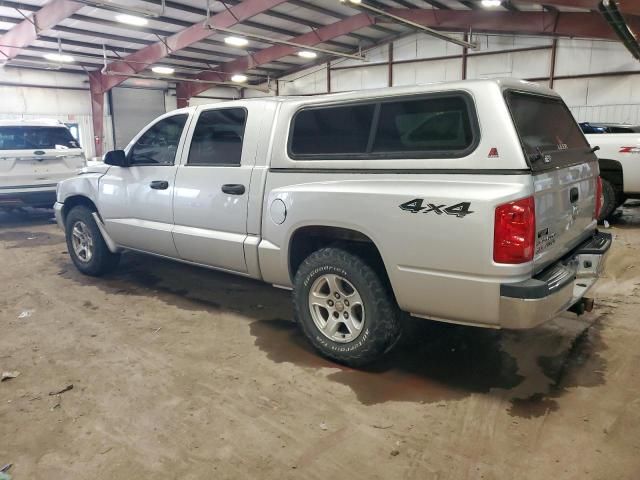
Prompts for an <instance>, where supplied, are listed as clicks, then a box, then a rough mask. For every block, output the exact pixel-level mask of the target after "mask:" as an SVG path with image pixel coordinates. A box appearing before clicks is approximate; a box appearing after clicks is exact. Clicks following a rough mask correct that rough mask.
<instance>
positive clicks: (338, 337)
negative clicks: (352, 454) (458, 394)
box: [55, 80, 611, 365]
mask: <svg viewBox="0 0 640 480" xmlns="http://www.w3.org/2000/svg"><path fill="white" fill-rule="evenodd" d="M105 164H106V165H105V167H104V168H103V169H102V170H101V171H96V172H95V173H86V174H83V175H82V176H80V177H77V178H72V179H69V180H65V181H64V182H62V183H61V184H60V188H59V190H58V201H57V203H56V206H55V211H56V218H57V219H58V223H59V225H60V226H61V227H62V228H64V230H65V233H66V238H67V246H68V250H69V253H70V255H71V258H72V260H73V262H74V264H75V265H76V267H77V268H78V269H79V270H80V271H81V272H83V273H85V274H87V275H102V274H104V273H106V272H108V271H110V270H112V269H114V268H115V267H116V265H117V263H118V259H119V255H120V252H121V251H122V250H125V249H130V250H137V251H141V252H145V253H150V254H154V255H159V256H162V257H168V258H171V259H175V260H179V261H182V262H186V263H191V264H196V265H201V266H205V267H209V268H214V269H219V270H224V271H227V272H232V273H235V274H238V275H244V276H247V277H252V278H257V279H261V280H263V281H265V282H269V283H271V284H274V285H276V286H281V287H285V288H292V289H293V301H294V307H295V311H296V317H297V319H298V321H299V323H300V325H301V327H302V329H303V331H304V333H305V334H306V336H307V338H308V339H309V341H310V342H311V343H312V344H313V345H314V346H315V347H316V348H317V349H318V350H319V351H320V352H321V353H322V354H323V355H325V356H327V357H329V358H331V359H333V360H336V361H338V362H342V363H345V364H349V365H363V364H365V363H367V362H371V361H373V360H375V359H377V358H378V357H380V356H381V355H382V354H383V353H384V352H386V351H388V350H389V349H390V348H391V347H392V346H393V345H394V344H395V342H396V340H397V339H398V337H399V335H400V331H401V328H400V311H405V312H408V313H410V314H412V315H414V316H418V317H423V318H428V319H435V320H441V321H446V322H453V323H461V324H466V325H475V326H481V327H490V328H531V327H535V326H537V325H540V324H541V323H543V322H546V321H547V320H549V319H551V318H553V317H555V316H556V315H557V314H559V313H560V312H563V311H565V310H566V309H572V310H573V311H575V312H577V313H581V312H583V311H584V310H585V309H586V310H589V309H590V308H591V307H592V305H593V302H592V301H590V300H589V299H586V298H585V297H584V296H585V294H586V293H587V291H588V290H589V289H590V288H591V286H592V285H593V284H594V283H595V281H596V279H597V277H598V275H599V273H600V271H601V270H602V267H603V260H604V257H605V255H606V253H607V251H608V249H609V246H610V245H611V235H609V234H606V233H599V232H598V231H597V230H596V220H595V218H596V217H597V215H598V209H599V207H600V204H601V203H600V182H599V176H598V162H597V158H596V156H595V155H594V154H593V152H592V151H591V149H590V148H589V145H588V144H587V142H586V140H585V138H584V135H583V134H582V132H581V131H580V128H579V127H578V124H577V123H576V122H575V120H574V119H573V116H572V115H571V112H570V111H569V109H568V108H567V107H566V105H565V104H564V102H563V101H562V99H561V98H560V97H559V96H558V95H557V94H555V93H554V92H553V91H552V90H549V89H547V88H544V87H541V86H538V85H536V84H532V83H528V82H522V81H516V80H477V81H466V82H455V83H442V84H430V85H417V86H411V87H402V88H393V89H382V90H365V91H359V92H349V93H341V94H333V95H321V96H313V97H292V98H282V97H276V98H261V99H252V100H237V101H231V102H225V103H218V104H214V105H203V106H198V107H191V108H187V109H181V110H176V111H174V112H171V113H169V114H166V115H164V116H162V117H160V118H158V119H157V120H155V121H154V122H152V123H151V124H150V125H149V126H147V127H146V128H145V129H144V130H143V131H142V132H140V134H138V135H137V136H136V137H135V138H134V139H133V140H132V142H131V143H130V144H129V146H128V147H127V148H126V150H125V151H114V152H110V153H108V154H107V155H106V157H105ZM175 281H176V282H179V281H180V280H179V279H175Z"/></svg>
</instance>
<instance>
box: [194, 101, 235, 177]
mask: <svg viewBox="0 0 640 480" xmlns="http://www.w3.org/2000/svg"><path fill="white" fill-rule="evenodd" d="M246 119H247V112H246V111H245V109H244V108H223V109H220V110H207V111H205V112H202V113H201V114H200V117H199V118H198V123H197V124H196V128H195V130H194V132H193V139H192V140H191V148H190V149H189V159H188V161H187V164H189V165H240V160H241V158H242V139H243V137H244V125H245V121H246Z"/></svg>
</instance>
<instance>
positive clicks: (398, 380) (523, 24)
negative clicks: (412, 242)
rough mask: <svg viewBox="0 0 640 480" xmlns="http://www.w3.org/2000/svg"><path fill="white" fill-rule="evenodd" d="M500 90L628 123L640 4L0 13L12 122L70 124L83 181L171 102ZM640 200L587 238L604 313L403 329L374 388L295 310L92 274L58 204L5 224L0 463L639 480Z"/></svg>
mask: <svg viewBox="0 0 640 480" xmlns="http://www.w3.org/2000/svg"><path fill="white" fill-rule="evenodd" d="M469 45H472V48H470V46H469ZM498 77H515V78H519V79H524V80H528V81H531V82H534V83H538V84H540V85H544V86H548V87H550V88H552V89H553V90H555V91H556V92H557V93H558V94H560V95H561V96H562V98H563V100H564V101H565V102H566V104H567V105H568V107H569V109H570V110H571V113H572V114H573V116H574V117H575V119H576V120H577V121H578V122H581V123H582V122H590V123H608V124H626V125H640V2H638V1H636V0H604V1H602V2H601V1H600V0H361V1H356V0H224V1H214V0H177V1H170V0H131V1H124V0H75V1H72V0H26V1H20V2H14V1H4V0H1V1H0V99H1V100H2V101H1V102H0V121H3V120H17V119H20V120H24V121H34V120H40V119H48V120H55V121H58V122H61V123H64V124H66V125H67V126H68V127H69V129H70V131H71V133H72V134H73V136H74V137H75V138H76V140H77V141H78V142H79V144H80V145H81V147H82V149H83V150H84V154H85V157H86V158H87V160H88V161H89V163H91V164H97V163H100V162H101V159H102V156H103V155H104V154H105V153H106V152H109V151H111V150H116V149H123V148H125V147H126V146H127V144H128V143H129V142H130V141H131V140H132V139H133V138H134V136H135V135H136V134H137V133H138V132H139V131H140V130H141V129H142V128H143V127H145V125H147V124H149V122H151V121H152V120H154V119H155V118H157V117H158V116H160V115H163V114H165V113H167V112H170V111H173V110H175V109H178V108H183V107H188V106H197V105H204V104H210V103H219V102H226V101H229V100H233V99H239V98H256V97H266V96H269V97H270V96H293V95H301V96H312V95H319V94H326V93H338V92H347V91H354V90H364V89H369V88H385V87H395V86H407V85H416V84H423V83H430V82H443V81H457V80H473V79H483V78H498ZM638 136H640V134H638ZM637 153H640V149H638V152H637ZM0 156H1V155H0ZM636 156H637V155H636ZM637 160H638V161H640V156H638V159H637ZM1 161H2V160H1V159H0V162H1ZM2 175H3V174H2V169H1V166H0V176H2ZM639 207H640V201H639V200H637V199H630V200H627V202H626V203H625V204H624V205H623V206H622V207H620V208H618V209H617V210H616V211H615V212H614V214H612V216H611V217H610V218H609V219H608V220H607V221H606V222H605V224H604V225H603V226H601V227H600V228H602V229H604V230H605V231H606V232H609V233H612V234H613V236H614V243H613V246H612V249H611V253H610V256H609V259H608V261H607V265H606V269H605V271H604V274H603V277H602V278H601V279H600V280H599V282H598V283H597V284H596V287H595V288H594V290H593V292H592V293H590V296H592V297H594V298H595V299H596V307H595V308H594V310H593V311H592V312H589V313H586V314H584V315H581V316H576V315H575V314H573V313H569V312H567V313H566V314H563V315H561V316H560V317H558V318H557V319H555V320H553V321H551V322H548V323H545V324H544V325H542V326H541V327H538V328H535V329H532V330H527V331H506V330H505V331H502V330H492V329H479V328H474V327H467V326H460V325H453V324H446V323H440V322H431V321H427V320H424V319H419V318H413V317H408V316H407V318H406V319H404V325H403V329H404V333H403V336H402V338H401V339H400V341H399V344H398V345H397V346H396V347H395V348H394V350H393V351H392V352H391V353H390V354H389V355H387V356H386V357H385V358H384V359H383V360H381V361H380V362H377V363H375V364H373V365H371V366H370V367H366V368H363V369H353V368H347V367H344V366H341V365H338V364H336V363H333V362H331V361H328V360H326V359H323V358H322V357H320V356H318V355H317V353H315V352H314V351H313V349H312V347H311V346H310V345H309V344H308V342H307V341H306V339H305V337H304V336H303V334H302V333H301V332H300V330H299V328H298V327H297V326H296V324H295V322H294V314H293V310H292V306H291V301H290V296H291V294H290V292H288V291H285V290H282V289H276V288H274V287H272V286H271V285H267V284H263V283H260V282H258V281H254V280H249V279H243V278H241V277H236V276H232V275H229V274H226V273H223V272H216V271H212V270H206V269H200V268H197V267H194V266H189V265H185V264H179V263H175V262H171V261H169V260H164V259H160V258H156V257H151V256H145V255H142V254H139V253H133V252H127V253H125V254H124V255H123V258H122V262H121V265H120V267H119V268H118V270H116V271H115V272H114V273H111V274H109V275H107V276H106V277H103V278H91V277H86V276H83V275H82V274H80V273H79V272H78V271H77V270H76V269H75V268H74V266H73V264H72V262H71V260H70V258H69V254H68V252H67V247H66V243H65V237H64V232H62V231H61V230H60V229H59V228H58V226H57V225H56V223H55V219H54V218H53V211H52V210H50V209H39V208H38V209H33V208H12V209H1V208H0V265H1V266H2V268H1V270H0V285H1V287H2V293H0V327H1V331H0V371H1V372H3V381H2V382H1V383H0V469H2V467H3V466H8V467H7V468H6V472H5V475H6V478H13V479H38V478H51V479H57V478H64V479H86V478H94V479H96V480H98V479H100V480H101V479H105V480H106V479H114V478H116V479H120V478H131V479H134V478H135V479H143V478H176V479H177V478H179V479H182V480H186V479H201V478H221V479H227V478H229V479H237V478H265V479H271V478H314V479H315V478H318V479H320V478H336V479H341V478H352V479H360V478H362V479H365V478H366V479H375V478H379V479H389V478H398V479H399V478H405V479H413V478H415V479H418V478H419V479H440V480H442V479H512V478H520V479H543V478H545V479H546V478H555V479H577V478H585V479H603V480H605V479H606V480H609V479H629V480H633V479H638V478H640V393H639V390H638V384H639V383H640V353H638V352H639V348H638V345H640V325H639V324H638V318H639V317H640V300H639V299H638V292H639V291H640V289H639V288H640V274H639V273H638V269H639V268H640V267H639V266H640V247H639V246H640V208H639ZM175 279H180V281H179V283H176V281H175ZM451 295H455V292H452V293H451ZM4 372H6V373H7V374H8V375H6V377H5V375H4ZM1 475H2V473H0V479H2V478H3V477H2V476H1ZM9 476H10V477H9Z"/></svg>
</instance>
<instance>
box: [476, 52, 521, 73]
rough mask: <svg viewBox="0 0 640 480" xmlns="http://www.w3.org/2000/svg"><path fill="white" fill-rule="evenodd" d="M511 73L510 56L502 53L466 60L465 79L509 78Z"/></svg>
mask: <svg viewBox="0 0 640 480" xmlns="http://www.w3.org/2000/svg"><path fill="white" fill-rule="evenodd" d="M512 71H513V63H512V58H511V54H509V53H502V54H496V55H488V56H481V57H469V58H468V60H467V78H469V79H472V78H495V77H510V76H511V72H512Z"/></svg>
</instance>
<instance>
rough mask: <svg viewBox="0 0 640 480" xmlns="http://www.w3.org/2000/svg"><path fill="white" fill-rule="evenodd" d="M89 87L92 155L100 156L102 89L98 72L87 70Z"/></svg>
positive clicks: (102, 121) (102, 145)
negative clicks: (93, 151) (93, 150)
mask: <svg viewBox="0 0 640 480" xmlns="http://www.w3.org/2000/svg"><path fill="white" fill-rule="evenodd" d="M89 87H90V91H91V120H92V123H93V145H94V149H95V153H94V155H95V156H96V157H102V154H103V152H104V89H103V88H102V74H101V73H100V72H89Z"/></svg>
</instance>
